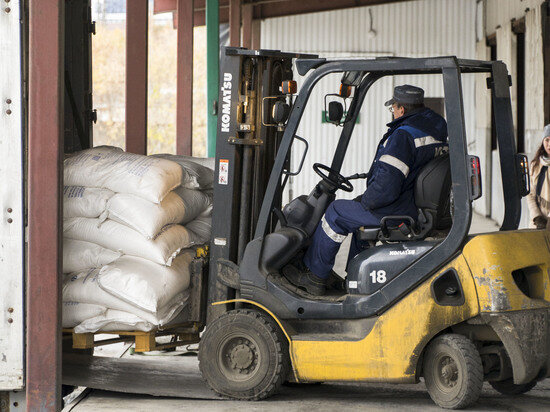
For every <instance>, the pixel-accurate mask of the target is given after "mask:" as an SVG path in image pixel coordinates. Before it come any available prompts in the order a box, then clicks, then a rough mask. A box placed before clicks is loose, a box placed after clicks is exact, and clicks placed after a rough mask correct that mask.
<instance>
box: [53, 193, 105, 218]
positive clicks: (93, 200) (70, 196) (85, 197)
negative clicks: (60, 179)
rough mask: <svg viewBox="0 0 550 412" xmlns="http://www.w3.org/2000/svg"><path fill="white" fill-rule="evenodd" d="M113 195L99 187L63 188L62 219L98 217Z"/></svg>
mask: <svg viewBox="0 0 550 412" xmlns="http://www.w3.org/2000/svg"><path fill="white" fill-rule="evenodd" d="M113 195H114V193H113V192H112V191H110V190H109V189H101V188H99V187H83V186H65V187H64V188H63V217H64V218H68V217H98V216H99V215H100V214H101V213H103V211H104V210H105V205H106V204H107V200H109V199H110V198H111V196H113Z"/></svg>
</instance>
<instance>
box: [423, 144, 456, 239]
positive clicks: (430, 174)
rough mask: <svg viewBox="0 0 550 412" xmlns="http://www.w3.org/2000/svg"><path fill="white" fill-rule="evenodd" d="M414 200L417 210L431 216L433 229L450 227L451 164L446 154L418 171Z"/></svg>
mask: <svg viewBox="0 0 550 412" xmlns="http://www.w3.org/2000/svg"><path fill="white" fill-rule="evenodd" d="M414 200H415V203H416V207H417V208H419V209H422V210H423V211H424V213H430V214H432V216H433V218H434V222H433V228H434V229H438V230H443V229H448V228H450V227H451V225H452V218H451V162H450V160H449V155H448V154H444V155H441V156H438V157H436V158H435V159H433V160H431V161H430V162H429V163H428V164H427V165H426V166H424V168H423V169H422V170H421V171H420V173H419V174H418V176H417V178H416V182H415V186H414Z"/></svg>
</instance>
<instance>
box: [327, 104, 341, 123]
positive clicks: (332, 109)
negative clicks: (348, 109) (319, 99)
mask: <svg viewBox="0 0 550 412" xmlns="http://www.w3.org/2000/svg"><path fill="white" fill-rule="evenodd" d="M343 116H344V106H342V103H340V102H337V101H332V102H329V104H328V121H329V123H334V124H337V125H339V124H340V123H341V122H342V117H343Z"/></svg>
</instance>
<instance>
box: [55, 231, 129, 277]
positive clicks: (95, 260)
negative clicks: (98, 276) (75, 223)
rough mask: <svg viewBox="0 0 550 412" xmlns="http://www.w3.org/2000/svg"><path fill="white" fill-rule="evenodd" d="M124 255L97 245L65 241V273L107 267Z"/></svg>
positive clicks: (65, 239) (80, 241)
mask: <svg viewBox="0 0 550 412" xmlns="http://www.w3.org/2000/svg"><path fill="white" fill-rule="evenodd" d="M120 256H122V254H121V253H120V252H115V251H113V250H109V249H105V248H104V247H101V246H99V245H96V244H95V243H90V242H84V241H82V240H75V239H67V238H64V239H63V273H71V272H79V271H82V270H86V269H90V268H98V267H101V266H105V265H107V264H109V263H111V262H112V261H114V260H116V259H118V258H119V257H120Z"/></svg>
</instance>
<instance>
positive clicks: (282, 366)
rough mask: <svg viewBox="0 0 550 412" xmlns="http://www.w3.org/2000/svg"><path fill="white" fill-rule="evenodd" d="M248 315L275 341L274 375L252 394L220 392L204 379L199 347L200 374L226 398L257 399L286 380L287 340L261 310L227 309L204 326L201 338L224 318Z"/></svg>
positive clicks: (275, 390)
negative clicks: (227, 310) (275, 361)
mask: <svg viewBox="0 0 550 412" xmlns="http://www.w3.org/2000/svg"><path fill="white" fill-rule="evenodd" d="M241 315H244V316H249V317H251V318H252V319H254V320H256V321H258V322H260V323H261V324H262V326H263V327H265V328H266V330H267V331H268V333H269V334H271V336H272V337H273V338H274V340H275V342H276V347H277V368H276V371H275V375H274V377H273V379H272V380H271V383H270V384H269V385H268V386H267V387H266V388H265V389H263V390H262V391H260V392H256V393H254V394H253V395H252V396H243V395H242V394H239V393H238V392H235V393H227V394H226V393H220V392H219V391H218V390H217V389H216V388H215V387H214V385H213V384H212V383H211V382H209V380H208V379H206V378H205V377H204V376H205V373H204V370H203V368H204V366H203V363H204V359H202V357H201V351H200V347H199V369H200V371H201V374H202V376H203V380H204V381H205V382H206V384H207V385H208V387H209V388H210V389H211V390H212V391H214V392H215V393H217V394H218V395H221V396H223V397H226V398H231V399H236V400H243V401H259V400H262V399H265V398H268V397H270V396H272V395H274V394H275V393H277V391H278V390H279V389H280V387H281V386H282V384H283V382H284V381H285V380H286V378H287V376H288V373H289V371H290V357H289V353H288V342H287V341H286V337H285V335H284V334H283V332H282V331H281V329H280V328H279V326H278V325H277V324H276V323H275V321H274V320H273V319H272V318H271V317H268V316H267V315H264V314H263V313H262V312H259V311H257V310H253V309H236V310H232V311H229V312H227V313H225V314H223V315H222V316H220V317H219V318H218V319H216V320H215V321H214V322H212V324H210V325H209V327H207V328H206V330H205V332H204V335H203V337H202V339H201V341H202V340H204V339H205V338H206V339H208V334H209V333H214V328H218V327H220V324H223V323H224V322H225V320H226V319H228V318H234V317H235V316H241Z"/></svg>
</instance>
